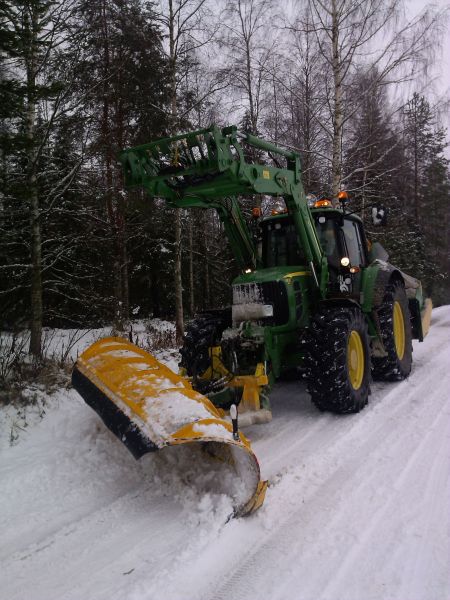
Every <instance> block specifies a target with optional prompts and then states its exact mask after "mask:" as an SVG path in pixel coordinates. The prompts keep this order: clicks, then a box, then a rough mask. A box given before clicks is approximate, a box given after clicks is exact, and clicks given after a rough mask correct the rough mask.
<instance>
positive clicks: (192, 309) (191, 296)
mask: <svg viewBox="0 0 450 600" xmlns="http://www.w3.org/2000/svg"><path fill="white" fill-rule="evenodd" d="M193 221H194V215H193V213H192V212H191V214H190V218H189V314H190V315H191V317H193V316H194V313H195V294H194V223H193Z"/></svg>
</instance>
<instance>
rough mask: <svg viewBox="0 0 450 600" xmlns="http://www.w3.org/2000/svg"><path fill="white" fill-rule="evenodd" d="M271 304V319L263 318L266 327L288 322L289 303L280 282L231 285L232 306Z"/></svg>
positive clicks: (283, 285) (283, 286)
mask: <svg viewBox="0 0 450 600" xmlns="http://www.w3.org/2000/svg"><path fill="white" fill-rule="evenodd" d="M251 303H256V304H271V305H272V306H273V317H265V318H264V319H263V321H264V323H265V324H267V325H284V324H285V323H287V322H288V321H289V302H288V297H287V289H286V285H285V284H284V282H282V281H265V282H263V283H242V284H237V285H233V304H251Z"/></svg>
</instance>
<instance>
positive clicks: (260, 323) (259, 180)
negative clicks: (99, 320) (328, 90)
mask: <svg viewBox="0 0 450 600" xmlns="http://www.w3.org/2000/svg"><path fill="white" fill-rule="evenodd" d="M249 156H258V159H257V160H250V159H248V157H249ZM264 156H265V158H264ZM119 159H120V161H121V163H122V165H123V169H124V175H125V185H126V186H127V187H129V188H135V187H143V188H144V189H145V190H146V191H147V192H148V194H149V195H150V196H152V197H160V198H165V199H166V200H167V202H168V203H169V204H170V205H171V206H173V207H179V208H189V207H200V208H214V209H216V210H217V213H218V215H219V217H220V219H221V221H222V223H223V226H224V229H225V232H226V234H227V236H228V239H229V241H230V245H231V249H232V251H233V254H234V257H235V259H236V262H237V264H238V265H239V267H240V269H241V274H240V275H239V276H238V277H237V278H236V279H235V280H234V281H233V283H232V287H233V307H232V322H231V323H230V324H229V325H230V326H229V327H228V328H227V329H226V330H225V331H224V332H223V337H222V341H221V347H222V357H223V360H224V364H226V365H227V368H229V369H231V370H233V369H235V368H236V369H238V372H239V373H240V374H243V375H247V374H248V375H249V374H251V373H254V371H255V367H256V366H257V365H258V364H264V368H265V372H266V373H267V375H268V376H269V381H270V382H273V381H274V380H275V379H276V378H278V377H279V376H280V375H281V374H282V372H283V371H284V370H287V369H291V368H296V367H302V366H305V364H306V363H308V361H309V365H310V367H309V372H310V373H313V372H316V371H314V369H317V364H313V363H312V362H311V361H312V359H311V356H312V350H311V332H312V330H313V329H314V328H315V330H317V329H318V328H319V329H320V327H322V325H321V323H324V324H327V319H328V318H329V319H330V320H332V319H331V316H332V317H333V319H334V320H335V321H336V323H339V324H340V323H341V321H342V322H344V321H345V320H346V321H345V322H347V321H348V322H349V323H350V325H348V327H350V328H351V327H353V325H352V323H353V322H355V323H362V325H355V327H356V328H357V327H360V328H362V329H361V331H359V330H358V331H359V333H358V335H359V336H360V337H361V336H362V337H363V338H364V344H367V348H369V346H370V349H371V350H370V351H371V352H373V353H374V355H375V356H380V357H383V356H384V355H387V351H386V348H385V344H386V340H387V337H386V336H387V334H386V333H385V332H383V331H382V327H383V326H384V327H386V326H385V325H383V323H382V319H383V314H382V311H383V310H384V308H383V306H384V304H385V303H386V297H387V296H386V290H388V291H389V290H390V289H391V288H393V287H395V285H396V282H400V283H401V285H404V286H405V287H406V288H408V285H409V288H408V289H407V292H408V301H409V304H410V307H411V309H412V310H411V319H415V324H414V323H413V334H414V335H415V337H418V338H419V339H421V338H422V339H423V333H422V329H421V324H420V315H421V311H423V309H424V298H423V296H422V290H421V286H420V283H419V282H417V280H414V279H413V278H411V277H409V276H406V275H405V274H404V273H401V271H399V270H398V269H396V268H395V267H394V266H392V265H390V264H389V263H388V262H386V260H385V259H386V256H384V254H383V252H384V251H383V249H381V250H380V248H381V247H379V248H374V249H373V250H371V251H370V252H369V245H368V242H367V240H366V237H365V232H364V227H363V223H362V221H361V219H360V218H359V217H358V216H356V215H354V214H346V213H345V205H344V204H343V203H342V204H341V205H340V206H339V207H336V203H335V202H334V203H331V202H329V203H328V204H327V203H326V202H322V203H321V204H320V202H319V203H318V204H317V203H316V205H315V207H310V206H309V203H308V201H307V198H306V196H305V193H304V190H303V186H302V182H301V166H300V157H299V154H298V153H296V152H292V151H289V150H285V149H283V148H279V147H277V146H275V145H274V144H272V143H270V142H267V141H265V140H262V139H259V138H257V137H255V136H253V135H251V134H248V133H242V132H239V131H238V130H237V128H236V127H234V126H232V127H225V128H222V129H221V128H219V127H216V126H211V127H209V128H207V129H202V130H198V131H194V132H190V133H187V134H183V135H178V136H174V137H171V138H165V139H162V140H157V141H155V142H152V143H149V144H144V145H141V146H138V147H135V148H130V149H127V150H124V151H123V152H122V153H121V154H120V156H119ZM281 163H283V164H281ZM255 194H258V195H261V194H263V195H266V196H267V195H269V196H273V197H279V198H280V199H282V200H284V204H285V209H286V210H285V211H284V212H281V213H280V214H275V215H273V216H270V217H266V218H263V219H255V220H254V221H253V223H251V224H250V223H248V221H247V220H246V219H245V218H244V216H243V213H242V211H241V207H240V200H239V197H240V196H249V195H255ZM377 252H378V253H377ZM380 256H381V257H382V258H380ZM383 303H384V304H383ZM380 311H381V312H380ZM414 311H415V312H414ZM330 315H331V316H330ZM342 315H343V316H342ZM339 319H340V320H339ZM364 321H365V325H364ZM313 322H314V323H315V324H314V323H313ZM323 326H324V327H325V325H323ZM328 326H329V325H327V327H328ZM339 326H341V325H339ZM342 327H343V328H344V329H343V331H345V327H346V326H345V325H342ZM364 327H365V328H366V330H367V334H366V333H365V331H366V330H365V329H364ZM222 330H223V327H222ZM324 332H325V333H326V334H327V335H329V336H330V339H332V335H331V334H330V332H329V331H328V330H326V331H325V330H324ZM319 333H320V332H319ZM314 335H316V336H317V335H318V334H317V331H316V332H315V334H314ZM366 335H367V341H365V338H366ZM191 337H192V336H191ZM336 343H337V342H336ZM308 344H309V345H308ZM317 345H318V346H319V345H320V340H319V341H318V342H317ZM347 352H350V350H347ZM187 355H188V353H187V351H186V354H185V356H187ZM351 359H352V357H351V356H350V354H349V357H348V361H350V362H351ZM317 360H318V359H317V358H315V359H314V361H315V363H317ZM365 360H366V361H369V359H368V357H366V359H365ZM380 360H383V359H382V358H381V359H380ZM185 361H187V359H185ZM314 361H313V362H314ZM236 362H238V366H236V365H235V363H236ZM350 362H348V364H350ZM391 362H392V361H391ZM342 364H343V365H344V366H343V367H341V368H344V369H345V368H346V367H345V365H346V364H347V363H346V361H345V357H344V359H343V363H342ZM311 365H312V366H311ZM186 366H187V368H188V370H189V365H186ZM364 368H365V369H366V370H367V368H369V370H370V361H369V366H367V365H366V366H365V367H364ZM194 376H195V375H194ZM368 377H369V376H367V377H366V375H364V378H363V380H364V382H365V383H364V385H362V388H363V387H364V386H365V387H364V391H363V392H361V394H366V396H367V393H368V383H367V382H366V380H367V381H368ZM331 385H332V384H330V386H331ZM310 387H311V388H314V386H313V385H312V384H311V385H310ZM314 389H316V388H314ZM330 389H331V388H330ZM350 391H351V390H350ZM225 392H226V390H225ZM225 392H223V391H222V392H220V393H218V392H217V391H216V392H215V393H211V394H210V397H211V398H212V399H213V401H214V395H216V397H217V398H218V397H219V396H220V394H222V396H223V395H224V393H225ZM315 393H317V394H318V395H319V396H320V393H322V392H320V391H319V392H315ZM358 394H359V390H356V391H355V390H353V392H352V391H351V393H350V394H349V395H348V398H350V399H348V398H347V401H346V402H347V404H345V402H344V404H342V403H341V404H342V405H339V407H337V408H336V411H337V412H354V411H355V410H359V408H358V407H361V406H363V405H364V402H367V398H365V399H364V398H362V399H361V398H359V396H358ZM361 394H360V395H361ZM225 395H226V394H225ZM319 396H318V397H319ZM313 399H314V398H313ZM217 402H218V404H220V405H222V404H223V402H224V401H223V399H222V400H220V401H219V400H218V401H217ZM316 403H317V404H318V406H320V407H323V406H324V405H325V404H326V403H324V401H322V399H320V398H319V401H318V402H316ZM225 404H226V402H225ZM336 406H337V405H336ZM342 406H344V408H342ZM355 407H356V408H355ZM332 410H334V409H333V408H332Z"/></svg>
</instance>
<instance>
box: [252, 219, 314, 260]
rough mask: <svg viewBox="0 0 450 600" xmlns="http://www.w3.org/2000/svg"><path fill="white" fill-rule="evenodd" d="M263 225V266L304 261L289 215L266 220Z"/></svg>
mask: <svg viewBox="0 0 450 600" xmlns="http://www.w3.org/2000/svg"><path fill="white" fill-rule="evenodd" d="M263 227H264V229H263V238H262V254H263V264H264V266H265V267H287V266H295V265H303V264H305V263H306V259H305V257H304V254H303V252H302V251H301V249H300V248H299V244H298V240H297V234H296V231H295V227H294V224H293V223H292V220H291V218H290V217H281V218H279V219H273V220H270V221H267V222H266V223H264V226H263Z"/></svg>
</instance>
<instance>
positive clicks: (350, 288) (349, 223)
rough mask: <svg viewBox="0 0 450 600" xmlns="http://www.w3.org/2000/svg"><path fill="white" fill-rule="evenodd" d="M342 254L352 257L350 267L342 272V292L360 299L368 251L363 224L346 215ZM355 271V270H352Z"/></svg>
mask: <svg viewBox="0 0 450 600" xmlns="http://www.w3.org/2000/svg"><path fill="white" fill-rule="evenodd" d="M341 243H342V245H343V248H342V254H343V256H344V255H346V256H348V258H349V259H350V265H349V268H348V269H347V270H346V272H345V273H341V275H340V278H339V284H340V287H341V291H342V293H346V294H349V295H350V296H352V297H355V298H356V299H357V300H359V296H360V293H361V283H362V269H363V268H364V267H366V266H367V253H366V246H365V238H364V232H363V228H362V224H361V223H360V222H359V221H357V220H354V219H352V218H346V217H344V219H343V221H342V226H341ZM351 271H355V272H353V273H352V272H351Z"/></svg>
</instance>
